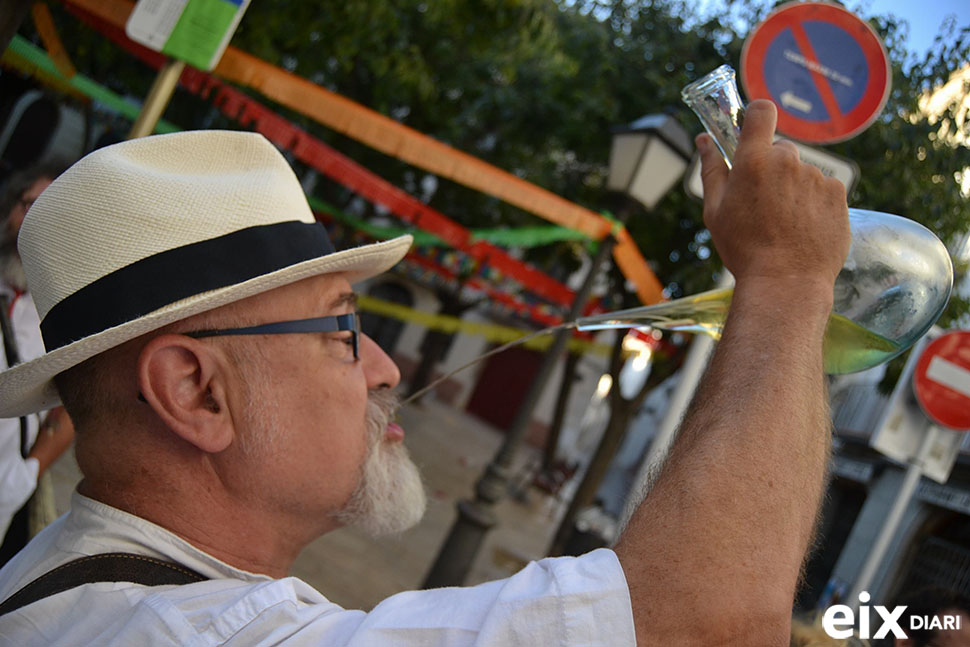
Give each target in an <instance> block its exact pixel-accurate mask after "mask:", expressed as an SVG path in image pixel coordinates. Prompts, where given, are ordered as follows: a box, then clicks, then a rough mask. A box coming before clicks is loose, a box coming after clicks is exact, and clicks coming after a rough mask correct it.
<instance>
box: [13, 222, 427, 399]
mask: <svg viewBox="0 0 970 647" xmlns="http://www.w3.org/2000/svg"><path fill="white" fill-rule="evenodd" d="M411 240H412V239H411V236H400V237H398V238H394V239H392V240H388V241H384V242H380V243H374V244H372V245H364V246H361V247H355V248H352V249H346V250H342V251H339V252H334V253H332V254H327V255H326V256H321V257H319V258H314V259H311V260H308V261H303V262H300V263H296V264H295V265H290V266H288V267H284V268H283V269H280V270H276V271H275V272H271V273H269V274H264V275H262V276H258V277H256V278H252V279H249V280H247V281H244V282H242V283H237V284H235V285H230V286H226V287H223V288H218V289H216V290H210V291H208V292H203V293H201V294H196V295H194V296H191V297H187V298H185V299H181V300H179V301H176V302H175V303H172V304H169V305H167V306H165V307H163V308H159V309H158V310H155V311H153V312H150V313H148V314H146V315H144V316H142V317H139V318H137V319H134V320H132V321H128V322H125V323H123V324H120V325H117V326H114V327H112V328H108V329H107V330H103V331H101V332H99V333H96V334H93V335H89V336H87V337H84V338H83V339H79V340H77V341H74V342H71V343H70V344H67V345H65V346H62V347H60V348H57V349H56V350H53V351H51V352H49V353H46V354H44V355H41V356H40V357H38V358H37V359H34V360H30V361H28V362H24V363H22V364H18V365H16V366H14V367H12V368H9V369H7V370H6V371H3V372H2V373H0V418H14V417H19V416H24V415H28V414H31V413H34V412H37V411H43V410H45V409H50V408H51V407H54V406H56V405H58V404H60V397H59V396H58V394H57V391H56V389H55V388H54V385H53V382H52V381H51V379H52V378H53V377H54V376H55V375H57V374H58V373H62V372H63V371H66V370H67V369H69V368H72V367H74V366H77V365H78V364H80V363H81V362H83V361H85V360H87V359H90V358H91V357H94V356H95V355H97V354H99V353H103V352H104V351H106V350H108V349H111V348H114V347H115V346H119V345H121V344H123V343H125V342H126V341H129V340H131V339H135V338H136V337H140V336H141V335H144V334H146V333H149V332H151V331H153V330H157V329H159V328H161V327H163V326H167V325H168V324H171V323H174V322H176V321H180V320H182V319H185V318H187V317H191V316H192V315H196V314H199V313H200V312H206V311H207V310H212V309H214V308H218V307H220V306H224V305H226V304H229V303H233V302H235V301H239V300H241V299H245V298H247V297H251V296H254V295H257V294H260V293H262V292H266V291H268V290H272V289H274V288H278V287H281V286H284V285H288V284H290V283H295V282H296V281H300V280H302V279H306V278H310V277H313V276H319V275H321V274H336V273H341V274H343V275H345V276H346V277H347V279H348V280H349V281H350V282H351V283H356V282H358V281H361V280H363V279H366V278H369V277H371V276H376V275H377V274H381V273H382V272H386V271H387V270H389V269H390V268H391V267H393V266H394V265H396V264H397V263H398V262H399V261H400V260H401V259H402V258H404V255H405V254H406V253H407V251H408V249H409V248H410V247H411Z"/></svg>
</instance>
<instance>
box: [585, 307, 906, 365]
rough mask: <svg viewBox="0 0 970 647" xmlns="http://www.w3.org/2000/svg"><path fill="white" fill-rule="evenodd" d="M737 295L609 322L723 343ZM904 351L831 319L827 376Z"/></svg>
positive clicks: (635, 312)
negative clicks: (704, 336)
mask: <svg viewBox="0 0 970 647" xmlns="http://www.w3.org/2000/svg"><path fill="white" fill-rule="evenodd" d="M733 293H734V291H733V290H731V289H730V288H728V289H723V290H711V291H710V292H702V293H700V294H697V295H694V296H690V297H684V298H683V299H677V300H675V301H671V302H669V303H663V304H659V305H655V306H647V307H644V308H633V309H631V310H625V311H622V312H617V313H613V315H614V317H615V318H612V317H611V318H610V319H609V321H615V322H617V323H620V322H623V323H626V324H627V325H633V326H636V325H641V326H652V327H654V328H660V329H661V330H669V331H678V332H694V333H697V332H700V333H705V334H708V335H710V336H712V337H714V338H715V339H720V337H721V330H722V329H723V327H724V320H725V319H726V318H727V313H728V309H729V308H730V307H731V296H732V295H733ZM604 319H605V317H604ZM602 323H607V321H605V320H604V321H603V322H602ZM580 327H581V328H585V327H586V326H583V325H581V326H580ZM599 327H613V326H607V325H603V326H599ZM616 327H619V326H616ZM900 350H902V349H901V348H900V347H899V345H898V344H896V343H895V342H893V341H891V340H889V339H886V338H885V337H882V336H880V335H877V334H876V333H874V332H872V331H871V330H867V329H865V328H863V327H862V326H860V325H858V324H856V323H855V322H853V321H851V320H850V319H846V318H845V317H843V316H842V315H837V314H835V313H832V314H831V315H829V323H828V327H827V328H826V330H825V342H824V346H823V362H824V367H825V372H826V373H829V374H833V375H835V374H840V373H854V372H856V371H862V370H865V369H867V368H872V367H873V366H877V365H879V364H881V363H882V362H885V361H886V360H888V359H890V358H892V357H893V356H895V355H897V354H899V352H900Z"/></svg>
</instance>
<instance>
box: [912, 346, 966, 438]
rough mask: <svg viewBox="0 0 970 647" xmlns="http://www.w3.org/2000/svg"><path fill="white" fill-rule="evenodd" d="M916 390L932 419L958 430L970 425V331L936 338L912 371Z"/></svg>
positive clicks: (914, 389)
mask: <svg viewBox="0 0 970 647" xmlns="http://www.w3.org/2000/svg"><path fill="white" fill-rule="evenodd" d="M913 391H915V392H916V400H917V401H918V402H919V405H920V407H921V408H922V409H923V412H924V413H925V414H926V415H927V417H929V419H930V420H932V421H933V422H935V423H937V424H938V425H942V426H944V427H948V428H950V429H956V430H958V431H966V430H968V429H970V331H966V330H958V331H955V332H949V333H946V334H945V335H943V336H942V337H939V338H937V339H934V340H933V341H932V342H930V344H929V345H928V346H927V347H926V349H925V350H924V351H923V354H922V355H920V358H919V361H918V362H917V363H916V370H915V371H913Z"/></svg>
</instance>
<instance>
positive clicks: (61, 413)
mask: <svg viewBox="0 0 970 647" xmlns="http://www.w3.org/2000/svg"><path fill="white" fill-rule="evenodd" d="M73 440H74V424H73V423H72V422H71V418H70V417H69V416H68V415H67V411H65V410H64V407H56V408H54V409H51V412H50V413H49V414H48V415H47V418H46V419H44V422H43V424H41V426H40V431H38V432H37V440H35V441H34V446H33V447H31V448H30V453H29V454H27V458H36V459H37V462H38V463H39V465H40V469H39V470H38V472H37V473H38V475H40V474H43V473H44V472H45V471H47V468H49V467H50V466H51V465H53V464H54V461H56V460H57V459H58V458H60V456H61V454H63V453H64V452H65V450H67V448H68V447H70V446H71V441H73Z"/></svg>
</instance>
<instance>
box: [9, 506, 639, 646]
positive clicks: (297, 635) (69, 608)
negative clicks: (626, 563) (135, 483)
mask: <svg viewBox="0 0 970 647" xmlns="http://www.w3.org/2000/svg"><path fill="white" fill-rule="evenodd" d="M107 552H133V553H137V554H141V555H148V556H152V557H156V558H160V559H165V560H169V561H174V562H178V563H180V564H182V565H184V566H187V567H188V568H191V569H193V570H195V571H197V572H199V573H201V574H202V575H204V576H206V577H210V578H212V579H211V580H209V581H205V582H199V583H195V584H187V585H183V586H156V587H146V586H142V585H138V584H131V583H125V582H104V583H96V584H86V585H83V586H81V587H78V588H75V589H71V590H69V591H65V592H63V593H59V594H57V595H54V596H51V597H48V598H45V599H43V600H39V601H37V602H35V603H33V604H30V605H27V606H25V607H22V608H21V609H20V610H18V611H15V612H13V613H10V614H7V615H5V616H0V645H17V646H18V647H29V646H31V645H38V646H39V645H54V646H67V645H98V646H104V647H108V646H117V647H121V646H122V645H124V646H125V647H128V646H130V645H138V646H143V645H172V646H174V645H179V646H180V647H181V646H186V647H202V646H208V645H220V646H226V647H230V646H243V645H245V646H247V647H251V646H253V647H261V646H265V645H286V646H293V645H321V646H326V647H340V646H354V647H359V646H361V645H380V646H399V645H400V646H405V645H414V646H418V645H421V646H436V645H442V646H444V645H448V646H472V645H501V646H503V647H505V646H514V645H523V646H526V645H527V646H528V647H553V646H562V647H566V646H572V645H576V646H580V645H582V646H588V647H591V646H596V645H602V646H603V647H606V646H607V645H608V646H610V647H622V646H624V645H631V646H632V645H634V644H635V638H634V629H633V613H632V610H631V605H630V596H629V591H628V589H627V585H626V579H625V577H624V575H623V571H622V569H621V567H620V563H619V561H618V560H617V558H616V555H615V554H614V553H613V552H612V551H609V550H604V549H600V550H597V551H595V552H593V553H590V554H588V555H585V556H583V557H579V558H573V557H560V558H549V559H544V560H541V561H539V562H533V563H531V564H529V565H528V566H526V567H525V568H524V569H523V570H522V571H520V572H519V573H517V574H516V575H514V576H512V577H510V578H508V579H505V580H498V581H495V582H489V583H486V584H481V585H479V586H475V587H469V588H447V589H434V590H430V591H412V592H407V593H400V594H397V595H394V596H391V597H389V598H387V599H386V600H384V601H383V602H381V603H380V604H379V605H378V606H377V607H375V608H374V609H373V610H372V611H371V612H370V613H365V612H363V611H348V610H345V609H343V608H341V607H339V606H337V605H336V604H333V603H332V602H330V601H329V600H327V598H325V597H324V596H323V595H322V594H321V593H319V592H317V591H316V590H315V589H313V587H311V586H310V585H309V584H307V583H306V582H303V581H302V580H299V579H297V578H295V577H287V578H283V579H280V580H274V579H271V578H269V577H267V576H265V575H256V574H253V573H248V572H245V571H241V570H239V569H237V568H234V567H232V566H230V565H228V564H225V563H223V562H221V561H219V560H218V559H216V558H215V557H212V556H211V555H208V554H206V553H204V552H202V551H201V550H199V549H197V548H195V547H193V546H192V545H190V544H189V543H188V542H186V541H184V540H182V539H180V538H179V537H177V536H176V535H174V534H172V533H170V532H169V531H167V530H165V529H164V528H161V527H160V526H157V525H155V524H153V523H150V522H148V521H145V520H144V519H141V518H139V517H135V516H133V515H130V514H128V513H125V512H122V511H121V510H118V509H116V508H112V507H110V506H107V505H104V504H102V503H99V502H97V501H94V500H92V499H89V498H86V497H84V496H81V495H79V494H76V493H75V494H74V497H73V499H72V502H71V511H70V512H69V513H68V514H67V515H65V516H63V517H61V518H60V519H58V520H57V521H56V522H54V523H53V524H51V525H50V526H48V527H47V528H45V529H44V531H43V532H41V533H40V534H39V535H38V536H37V537H36V538H35V539H34V540H33V541H32V542H31V543H30V544H29V545H28V546H27V547H26V548H25V549H24V550H23V551H21V553H20V554H19V555H17V556H16V557H15V558H14V559H13V560H12V561H11V562H10V563H8V564H7V566H6V567H4V569H3V570H2V571H0V601H2V600H6V599H7V598H8V597H10V596H11V595H13V594H14V593H15V592H17V591H18V590H19V589H20V588H21V587H23V586H24V585H26V584H27V583H29V582H31V581H33V580H34V579H35V578H37V577H39V576H40V575H42V574H44V573H46V572H47V571H49V570H51V569H52V568H54V567H56V566H58V565H60V564H64V563H66V562H68V561H71V560H73V559H76V558H78V557H82V556H85V555H94V554H98V553H107ZM358 568H366V565H359V566H358Z"/></svg>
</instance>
